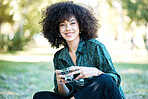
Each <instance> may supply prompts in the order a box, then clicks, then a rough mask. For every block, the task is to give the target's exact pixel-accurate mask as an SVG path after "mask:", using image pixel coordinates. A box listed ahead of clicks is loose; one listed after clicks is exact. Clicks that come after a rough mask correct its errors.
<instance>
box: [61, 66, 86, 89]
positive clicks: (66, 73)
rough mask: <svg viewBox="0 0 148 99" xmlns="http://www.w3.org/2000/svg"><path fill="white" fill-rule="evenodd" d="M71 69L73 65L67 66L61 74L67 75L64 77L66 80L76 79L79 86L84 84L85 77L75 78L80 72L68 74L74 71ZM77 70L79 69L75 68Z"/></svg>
mask: <svg viewBox="0 0 148 99" xmlns="http://www.w3.org/2000/svg"><path fill="white" fill-rule="evenodd" d="M70 69H71V67H67V68H64V69H62V70H61V75H65V78H63V79H65V81H67V82H68V83H69V82H73V81H75V82H76V83H77V84H78V85H79V86H84V79H78V80H75V78H76V77H77V76H78V75H79V74H80V73H78V74H74V75H68V74H69V73H71V72H74V71H72V70H70ZM75 71H77V70H75Z"/></svg>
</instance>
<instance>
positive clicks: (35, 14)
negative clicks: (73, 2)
mask: <svg viewBox="0 0 148 99" xmlns="http://www.w3.org/2000/svg"><path fill="white" fill-rule="evenodd" d="M44 1H45V0H42V1H41V0H1V2H0V13H1V14H0V28H3V27H2V24H3V23H6V22H8V23H10V24H11V26H12V27H13V29H12V30H11V31H12V32H13V33H12V32H11V33H3V32H2V31H0V36H1V38H0V50H4V49H5V50H8V51H9V50H22V49H23V46H24V45H26V44H27V43H28V42H29V41H30V40H31V39H32V38H33V34H35V33H39V32H40V25H39V22H40V20H41V14H40V13H41V5H42V3H44ZM48 2H51V1H50V0H49V1H48ZM48 2H47V1H46V3H48ZM12 34H13V36H12ZM10 36H11V38H10Z"/></svg>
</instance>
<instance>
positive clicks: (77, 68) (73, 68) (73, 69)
mask: <svg viewBox="0 0 148 99" xmlns="http://www.w3.org/2000/svg"><path fill="white" fill-rule="evenodd" d="M69 70H71V71H75V70H80V67H79V66H72V67H71V68H70V69H69Z"/></svg>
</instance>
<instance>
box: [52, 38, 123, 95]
mask: <svg viewBox="0 0 148 99" xmlns="http://www.w3.org/2000/svg"><path fill="white" fill-rule="evenodd" d="M76 57H77V59H76V66H85V67H96V68H98V69H99V70H101V71H103V72H104V73H106V74H108V75H110V76H111V77H112V79H113V80H114V81H115V83H116V84H117V86H118V87H119V86H120V83H121V78H120V75H119V74H118V73H117V72H116V70H115V68H114V65H113V63H112V60H111V57H110V55H109V53H108V51H107V49H106V47H105V46H104V45H103V44H102V43H101V42H99V41H98V40H96V39H90V40H88V41H83V40H82V39H81V40H80V43H79V45H78V48H77V51H76ZM53 62H54V69H55V70H62V69H64V68H67V67H70V66H74V63H73V61H72V59H71V57H70V55H69V53H68V46H65V47H64V48H63V49H61V50H59V51H57V52H56V53H55V55H54V59H53ZM91 78H92V77H91ZM91 78H86V79H84V80H85V84H86V83H87V82H88V81H89V80H90V79H91ZM54 85H55V88H54V91H55V92H56V93H58V89H57V87H58V86H57V80H56V74H55V75H54ZM66 86H67V87H68V88H69V89H70V93H69V94H68V95H71V94H73V93H76V92H78V91H79V90H80V89H81V88H82V86H78V85H77V83H76V82H70V83H67V84H66ZM120 91H121V94H123V92H122V90H121V88H120ZM58 94H59V93H58ZM68 95H67V96H68ZM123 96H124V94H123Z"/></svg>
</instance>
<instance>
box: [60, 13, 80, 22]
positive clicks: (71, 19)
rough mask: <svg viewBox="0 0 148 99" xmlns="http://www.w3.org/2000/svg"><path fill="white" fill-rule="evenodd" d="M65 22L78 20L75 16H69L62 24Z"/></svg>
mask: <svg viewBox="0 0 148 99" xmlns="http://www.w3.org/2000/svg"><path fill="white" fill-rule="evenodd" d="M65 21H68V22H71V21H77V19H76V17H75V16H74V15H72V16H69V17H67V18H63V19H62V20H61V22H60V23H63V22H65Z"/></svg>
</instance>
